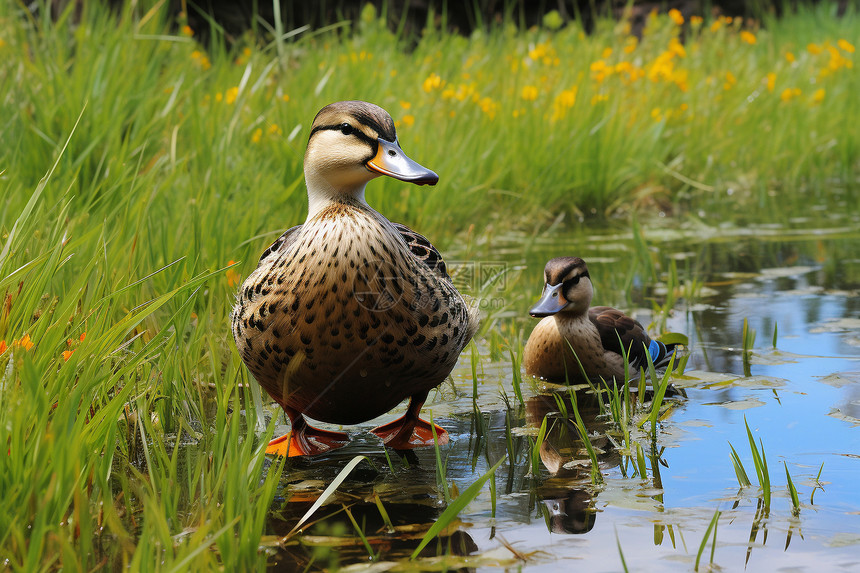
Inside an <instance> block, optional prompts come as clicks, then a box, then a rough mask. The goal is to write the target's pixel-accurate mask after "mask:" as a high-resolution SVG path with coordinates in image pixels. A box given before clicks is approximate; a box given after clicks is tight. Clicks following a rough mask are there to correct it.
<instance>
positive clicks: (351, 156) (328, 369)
mask: <svg viewBox="0 0 860 573" xmlns="http://www.w3.org/2000/svg"><path fill="white" fill-rule="evenodd" d="M304 176H305V184H306V187H307V196H308V213H307V218H306V219H305V222H304V223H303V224H301V225H298V226H295V227H292V228H290V229H288V230H287V231H286V232H284V233H283V234H282V235H281V236H280V237H278V239H277V240H276V241H275V242H274V243H273V244H272V245H270V246H269V247H268V248H266V249H265V250H264V252H263V254H262V256H261V257H260V261H259V263H258V265H257V267H256V269H255V270H254V271H253V272H251V273H250V275H249V276H248V277H247V279H246V280H245V281H244V283H243V284H242V285H241V286H240V288H239V292H238V294H237V298H236V303H235V306H234V308H233V310H232V313H231V329H232V334H233V338H234V340H235V343H236V347H237V349H238V351H239V355H240V356H241V358H242V360H243V362H244V363H245V364H246V365H247V367H248V369H249V371H250V373H251V374H252V376H253V377H254V379H255V380H256V381H257V382H258V383H259V384H260V386H261V387H262V388H263V389H264V390H265V391H266V392H267V393H268V394H269V395H270V396H271V397H272V399H273V400H274V401H275V402H276V403H278V404H279V405H280V406H281V408H282V409H283V410H284V412H285V413H286V415H287V417H288V418H289V420H290V426H291V428H290V431H289V433H287V434H286V435H284V436H280V437H278V438H275V439H273V440H272V441H271V442H269V444H268V446H267V448H266V451H267V453H270V454H275V455H279V456H290V457H292V456H313V455H318V454H323V453H326V452H330V451H331V450H334V449H337V448H340V447H343V446H345V445H346V444H347V443H348V442H349V436H348V434H346V433H345V432H337V431H330V430H324V429H321V428H317V427H314V426H313V425H311V423H310V422H308V418H310V419H312V420H316V421H320V422H326V423H330V424H337V425H354V424H358V423H361V422H365V421H367V420H371V419H373V418H376V417H378V416H380V415H382V414H385V413H386V412H388V411H390V410H392V409H393V408H395V407H396V406H397V405H398V404H400V403H401V402H402V401H404V400H406V399H407V398H408V399H409V404H408V406H407V409H406V413H405V414H404V415H403V416H402V417H400V418H397V419H396V420H394V421H393V422H390V423H387V424H384V425H382V426H379V427H376V428H374V429H373V430H371V431H372V432H373V433H374V434H376V435H377V436H379V437H380V438H381V439H382V441H383V443H384V444H385V445H386V446H388V447H392V448H394V449H398V450H408V449H412V448H417V447H422V446H428V445H433V444H434V443H438V444H445V443H447V442H448V439H449V437H448V434H447V432H446V431H445V430H444V429H443V428H441V427H439V426H437V425H435V424H431V423H429V422H427V421H426V420H423V419H422V418H420V416H419V413H420V411H421V408H422V406H423V404H424V402H425V400H426V399H427V396H428V394H429V392H430V390H432V389H433V388H435V387H437V386H438V385H439V384H441V383H442V382H443V381H444V380H445V379H446V378H447V377H448V375H449V374H450V372H451V371H452V370H453V368H454V366H455V365H456V363H457V359H458V357H459V355H460V353H461V352H462V350H463V348H464V347H465V346H466V344H468V342H469V341H470V340H471V339H472V337H473V336H474V334H475V332H476V331H477V329H478V324H479V317H478V309H477V306H476V305H474V304H472V303H471V301H470V300H467V299H466V298H465V297H464V296H463V295H462V294H461V293H460V292H458V290H457V289H456V288H455V286H454V284H453V282H452V280H451V277H450V276H449V274H448V272H447V266H446V264H445V261H444V259H443V257H442V255H441V254H440V253H439V251H438V250H437V249H436V247H434V246H433V245H432V243H430V241H429V240H428V239H427V238H426V237H424V236H423V235H421V234H419V233H417V232H415V231H413V230H412V229H410V228H409V227H407V226H405V225H403V224H399V223H392V222H391V221H389V220H388V219H387V218H385V216H383V215H382V214H380V213H379V212H377V211H376V210H374V209H373V208H372V207H371V206H370V205H369V204H368V203H367V201H366V199H365V187H366V185H367V184H368V183H369V182H370V181H371V180H373V179H375V178H377V177H381V176H387V177H392V178H394V179H398V180H400V181H404V182H408V183H412V184H415V185H435V184H436V183H437V182H438V181H439V176H438V175H437V174H436V173H435V172H433V171H432V170H430V169H428V168H426V167H423V166H422V165H420V164H419V163H417V162H416V161H414V160H412V159H410V158H409V157H408V156H407V155H406V154H405V153H404V151H403V149H401V147H400V143H399V140H398V137H397V133H396V130H395V125H394V121H393V120H392V118H391V116H390V115H389V113H388V112H386V111H385V110H384V109H382V108H381V107H379V106H377V105H375V104H372V103H369V102H364V101H341V102H336V103H332V104H330V105H327V106H325V107H323V108H322V109H321V110H320V111H319V113H317V115H316V117H315V118H314V121H313V124H312V126H311V129H310V136H309V138H308V144H307V148H306V151H305V155H304Z"/></svg>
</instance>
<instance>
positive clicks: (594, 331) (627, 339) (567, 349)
mask: <svg viewBox="0 0 860 573" xmlns="http://www.w3.org/2000/svg"><path fill="white" fill-rule="evenodd" d="M544 283H545V286H544V288H543V294H542V295H541V299H540V300H539V301H538V302H537V304H535V305H534V306H533V307H532V308H531V310H529V314H531V315H532V316H534V317H542V320H541V321H540V322H539V323H538V325H537V326H536V327H535V329H534V330H533V331H532V333H531V335H530V336H529V339H528V341H527V342H526V346H525V350H524V353H523V365H524V366H525V370H526V373H527V374H529V375H530V376H536V377H539V378H543V379H545V380H549V381H553V382H562V383H563V382H565V381H568V382H570V383H584V382H585V381H586V380H589V381H591V382H593V383H599V382H600V380H601V379H602V380H605V381H606V382H611V381H612V380H615V381H616V382H618V383H624V382H625V380H624V372H625V368H624V355H625V354H626V356H627V362H628V364H629V369H628V371H629V373H630V375H631V376H635V375H636V374H637V373H638V370H639V367H640V366H647V360H648V358H647V356H648V355H650V357H651V360H652V361H653V362H654V365H655V366H657V367H659V366H663V365H665V364H667V363H668V361H669V359H670V357H671V356H672V354H673V353H674V352H675V345H674V344H669V345H666V344H663V343H662V342H660V341H658V340H652V339H651V337H650V336H648V333H647V332H646V331H645V328H644V327H643V326H642V325H641V324H640V323H639V322H637V321H636V320H634V319H632V318H630V317H629V316H626V315H625V314H624V313H622V312H621V311H620V310H617V309H614V308H612V307H608V306H591V299H592V297H593V296H594V287H593V285H592V284H591V277H590V275H589V274H588V267H587V266H586V264H585V261H584V260H582V259H580V258H579V257H558V258H555V259H552V260H550V261H549V262H548V263H547V264H546V267H545V268H544ZM574 353H575V356H574ZM577 359H578V360H577ZM583 374H584V375H583Z"/></svg>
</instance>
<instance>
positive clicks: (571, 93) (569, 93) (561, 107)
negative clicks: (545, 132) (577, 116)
mask: <svg viewBox="0 0 860 573" xmlns="http://www.w3.org/2000/svg"><path fill="white" fill-rule="evenodd" d="M578 91H579V87H578V86H573V87H572V88H570V89H567V90H562V91H561V92H560V93H559V94H558V95H557V96H555V100H554V101H553V102H552V116H550V119H551V120H552V121H558V120H560V119H564V117H565V116H567V110H569V109H570V108H572V107H573V106H574V104H576V94H577V92H578Z"/></svg>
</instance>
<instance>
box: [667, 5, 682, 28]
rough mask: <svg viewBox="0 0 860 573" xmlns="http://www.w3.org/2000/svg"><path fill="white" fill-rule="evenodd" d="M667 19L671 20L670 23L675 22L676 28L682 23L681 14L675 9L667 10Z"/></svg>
mask: <svg viewBox="0 0 860 573" xmlns="http://www.w3.org/2000/svg"><path fill="white" fill-rule="evenodd" d="M669 18H671V19H672V21H673V22H675V25H676V26H680V25H681V24H683V23H684V16H683V15H682V14H681V12H680V11H679V10H677V9H675V8H672V9H671V10H669Z"/></svg>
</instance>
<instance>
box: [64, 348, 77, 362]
mask: <svg viewBox="0 0 860 573" xmlns="http://www.w3.org/2000/svg"><path fill="white" fill-rule="evenodd" d="M74 353H75V351H74V350H63V361H65V362H68V361H69V358H71V357H72V354H74Z"/></svg>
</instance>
